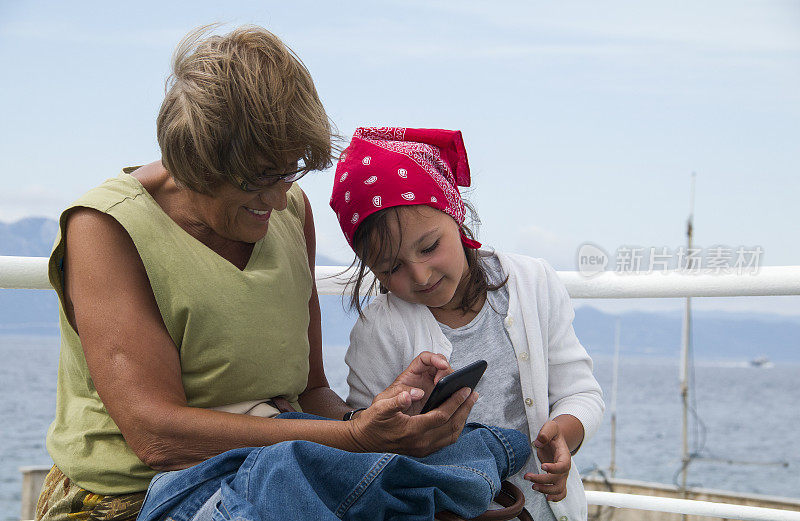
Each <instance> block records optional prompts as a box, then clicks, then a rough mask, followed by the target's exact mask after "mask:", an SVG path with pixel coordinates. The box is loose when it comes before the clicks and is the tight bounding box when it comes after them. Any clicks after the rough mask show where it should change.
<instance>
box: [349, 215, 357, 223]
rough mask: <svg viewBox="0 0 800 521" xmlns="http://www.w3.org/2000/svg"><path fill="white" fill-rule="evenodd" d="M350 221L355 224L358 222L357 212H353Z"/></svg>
mask: <svg viewBox="0 0 800 521" xmlns="http://www.w3.org/2000/svg"><path fill="white" fill-rule="evenodd" d="M350 222H351V223H353V224H355V223H357V222H358V214H357V213H354V214H353V216H352V217H351V218H350Z"/></svg>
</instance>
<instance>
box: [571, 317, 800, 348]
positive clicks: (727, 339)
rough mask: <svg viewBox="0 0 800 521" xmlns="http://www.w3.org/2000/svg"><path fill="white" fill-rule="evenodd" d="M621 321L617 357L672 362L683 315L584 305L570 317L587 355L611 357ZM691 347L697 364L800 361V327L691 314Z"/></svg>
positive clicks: (785, 321)
mask: <svg viewBox="0 0 800 521" xmlns="http://www.w3.org/2000/svg"><path fill="white" fill-rule="evenodd" d="M617 319H619V320H620V352H621V354H623V355H634V356H667V357H677V356H679V354H680V349H681V341H682V332H683V316H682V314H679V313H674V312H673V313H643V312H630V313H622V314H619V315H612V314H608V313H603V312H602V311H600V310H598V309H595V308H592V307H589V306H585V307H581V308H579V309H577V310H576V312H575V322H574V327H575V333H576V334H577V335H578V338H579V339H580V340H581V343H582V344H583V345H584V346H586V348H587V349H588V350H589V352H590V353H591V354H604V355H611V354H613V353H614V328H615V324H616V321H617ZM692 346H693V351H694V356H695V358H697V359H706V360H708V359H714V360H722V359H727V360H739V361H748V360H752V359H754V358H757V357H760V356H766V357H768V358H769V359H770V360H772V361H774V362H779V361H781V362H788V361H800V322H798V321H797V319H794V318H784V317H780V316H773V315H764V314H753V315H748V314H746V313H724V312H719V311H713V312H703V311H698V312H694V313H693V315H692Z"/></svg>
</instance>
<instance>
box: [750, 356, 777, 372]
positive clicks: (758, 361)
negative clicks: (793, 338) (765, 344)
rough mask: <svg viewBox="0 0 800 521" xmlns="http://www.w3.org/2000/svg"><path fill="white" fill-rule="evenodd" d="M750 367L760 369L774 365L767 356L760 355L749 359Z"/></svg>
mask: <svg viewBox="0 0 800 521" xmlns="http://www.w3.org/2000/svg"><path fill="white" fill-rule="evenodd" d="M750 367H759V368H761V369H770V368H772V367H775V364H773V363H772V362H770V360H769V358H767V357H766V356H760V357H758V358H754V359H752V360H750Z"/></svg>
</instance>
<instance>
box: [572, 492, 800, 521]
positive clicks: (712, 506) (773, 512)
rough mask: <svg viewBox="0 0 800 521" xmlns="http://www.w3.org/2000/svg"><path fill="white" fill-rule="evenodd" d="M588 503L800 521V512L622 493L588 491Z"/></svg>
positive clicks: (767, 520) (756, 520)
mask: <svg viewBox="0 0 800 521" xmlns="http://www.w3.org/2000/svg"><path fill="white" fill-rule="evenodd" d="M586 501H587V502H588V503H589V504H590V505H598V506H609V507H615V508H630V509H634V510H650V511H654V512H667V513H672V514H688V515H694V516H708V517H720V518H723V519H744V520H748V521H800V512H792V511H789V510H778V509H775V508H762V507H750V506H743V505H730V504H727V503H712V502H710V501H696V500H693V499H676V498H669V497H652V496H640V495H638V494H620V493H617V492H602V491H599V490H587V491H586Z"/></svg>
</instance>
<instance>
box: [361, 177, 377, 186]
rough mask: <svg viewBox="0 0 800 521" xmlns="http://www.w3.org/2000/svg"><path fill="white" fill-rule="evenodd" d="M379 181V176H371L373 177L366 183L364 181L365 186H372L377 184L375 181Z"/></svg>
mask: <svg viewBox="0 0 800 521" xmlns="http://www.w3.org/2000/svg"><path fill="white" fill-rule="evenodd" d="M377 180H378V176H376V175H371V176H369V177H368V178H367V180H366V181H364V184H365V185H371V184H372V183H374V182H375V181H377Z"/></svg>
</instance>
